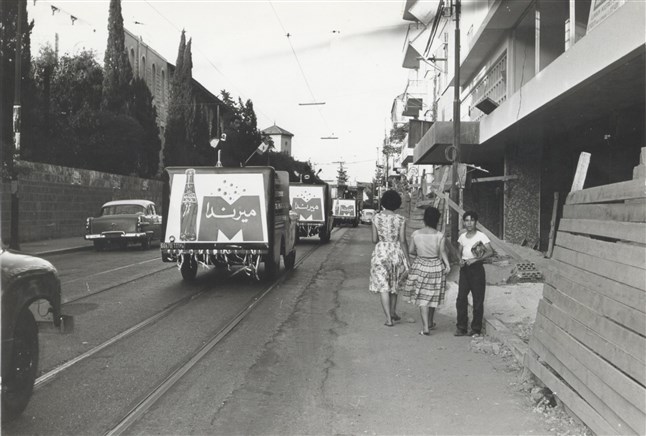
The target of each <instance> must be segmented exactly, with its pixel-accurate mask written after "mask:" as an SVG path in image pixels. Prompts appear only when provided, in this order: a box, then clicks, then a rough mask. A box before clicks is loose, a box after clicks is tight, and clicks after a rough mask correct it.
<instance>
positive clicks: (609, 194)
mask: <svg viewBox="0 0 646 436" xmlns="http://www.w3.org/2000/svg"><path fill="white" fill-rule="evenodd" d="M644 154H645V152H644V150H642V161H643V159H644ZM643 164H644V162H642V165H643ZM544 276H545V285H544V288H543V298H542V299H541V301H540V303H539V306H538V313H537V316H536V321H535V323H534V329H533V332H532V337H531V339H530V342H529V352H528V353H527V354H526V356H525V365H526V366H527V368H529V369H530V371H531V372H532V373H534V374H535V375H536V376H537V377H538V378H539V379H540V380H541V381H542V382H543V383H544V384H545V385H546V386H548V387H549V388H550V389H551V390H552V391H553V392H554V393H555V394H556V395H557V396H558V397H559V398H560V399H561V401H563V403H565V405H566V406H567V407H568V408H569V409H570V410H572V411H573V412H574V413H575V414H576V415H577V416H578V417H579V418H580V419H581V420H582V421H583V422H584V423H585V424H586V425H588V427H590V429H592V431H594V432H595V433H597V434H620V435H627V434H637V435H643V434H646V388H645V386H646V179H643V178H640V179H634V180H631V181H628V182H621V183H615V184H612V185H606V186H600V187H596V188H590V189H583V190H580V191H576V192H572V193H570V194H569V195H568V197H567V200H566V204H565V207H564V208H563V218H562V219H561V220H560V223H559V227H558V232H557V234H556V242H555V247H554V253H553V256H552V259H551V260H550V261H549V268H548V269H547V270H545V271H544Z"/></svg>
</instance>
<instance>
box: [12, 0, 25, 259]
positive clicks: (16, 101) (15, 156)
mask: <svg viewBox="0 0 646 436" xmlns="http://www.w3.org/2000/svg"><path fill="white" fill-rule="evenodd" d="M22 3H23V2H22V1H20V2H17V5H18V14H17V16H18V19H17V23H16V58H15V60H14V62H15V66H16V68H15V76H14V91H13V92H14V94H13V123H12V125H13V137H14V149H13V150H12V151H13V152H12V155H11V163H10V165H11V171H10V173H11V234H10V241H9V248H12V249H14V250H20V240H19V239H20V238H19V227H18V220H19V210H20V209H19V207H20V205H19V199H18V171H17V168H16V167H17V165H16V164H17V161H18V160H19V159H20V121H21V119H20V118H21V113H20V112H21V106H20V88H21V87H20V85H21V82H22V7H23V4H22Z"/></svg>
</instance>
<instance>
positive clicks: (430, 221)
mask: <svg viewBox="0 0 646 436" xmlns="http://www.w3.org/2000/svg"><path fill="white" fill-rule="evenodd" d="M439 221H440V211H439V210H437V208H436V207H433V206H430V207H427V208H426V210H425V211H424V224H426V226H427V227H433V228H434V229H437V223H438V222H439Z"/></svg>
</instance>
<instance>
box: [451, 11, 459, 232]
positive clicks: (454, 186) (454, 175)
mask: <svg viewBox="0 0 646 436" xmlns="http://www.w3.org/2000/svg"><path fill="white" fill-rule="evenodd" d="M453 6H454V8H455V43H454V44H455V47H454V70H455V74H454V78H453V147H452V148H453V150H452V151H453V153H454V155H453V159H452V164H451V182H452V183H451V191H450V193H449V194H450V198H451V200H453V202H454V203H455V204H459V202H460V199H459V197H460V191H459V186H458V184H459V183H460V181H459V175H458V166H459V165H460V0H453ZM451 218H452V219H451V240H452V241H454V242H456V241H457V240H458V233H459V223H460V216H459V214H458V213H457V212H453V213H451Z"/></svg>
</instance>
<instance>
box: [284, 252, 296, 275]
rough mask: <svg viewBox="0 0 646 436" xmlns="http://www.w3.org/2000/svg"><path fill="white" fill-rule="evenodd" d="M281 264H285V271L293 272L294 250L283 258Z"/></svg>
mask: <svg viewBox="0 0 646 436" xmlns="http://www.w3.org/2000/svg"><path fill="white" fill-rule="evenodd" d="M283 262H285V269H286V270H287V271H291V270H293V269H294V265H295V264H296V250H292V252H291V253H289V254H287V255H285V256H284V257H283Z"/></svg>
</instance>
